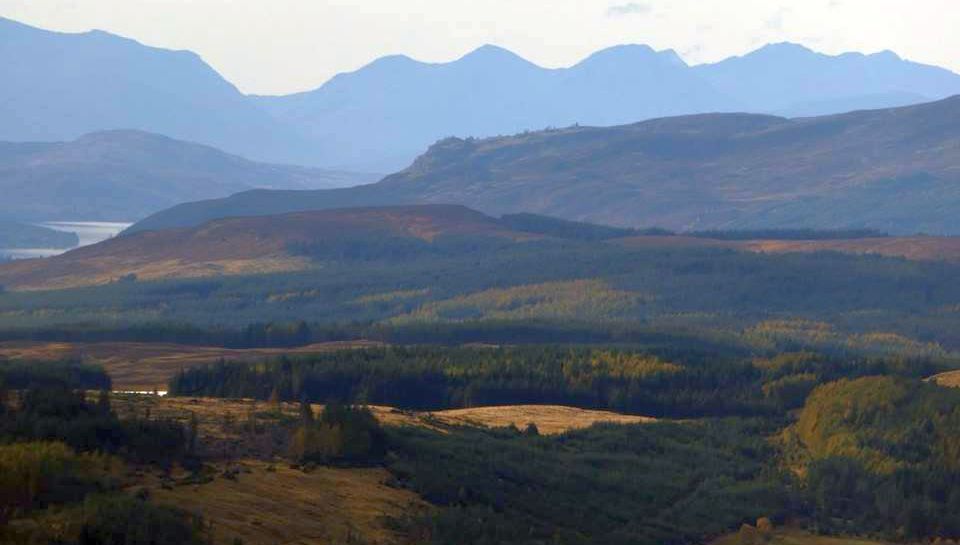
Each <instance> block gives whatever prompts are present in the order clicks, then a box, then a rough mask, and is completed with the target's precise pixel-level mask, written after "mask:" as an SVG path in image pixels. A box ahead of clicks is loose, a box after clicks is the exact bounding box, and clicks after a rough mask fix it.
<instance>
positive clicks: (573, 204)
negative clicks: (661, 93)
mask: <svg viewBox="0 0 960 545" xmlns="http://www.w3.org/2000/svg"><path fill="white" fill-rule="evenodd" d="M958 127H960V96H958V97H953V98H950V99H946V100H943V101H938V102H934V103H928V104H922V105H916V106H908V107H902V108H893V109H884V110H868V111H860V112H852V113H848V114H838V115H833V116H824V117H814V118H804V119H792V120H791V119H785V118H780V117H776V116H768V115H756V114H703V115H696V116H682V117H672V118H662V119H654V120H650V121H645V122H641V123H636V124H632V125H623V126H618V127H606V128H598V127H571V128H567V129H557V130H548V131H540V132H533V133H524V134H518V135H514V136H509V137H499V138H489V139H460V138H448V139H444V140H441V141H439V142H437V143H435V144H434V145H433V146H431V147H430V148H429V149H428V150H427V151H426V152H425V153H424V154H423V155H421V156H420V157H419V158H418V159H417V160H416V161H414V163H413V164H412V165H411V166H410V167H408V168H407V169H405V170H403V171H401V172H398V173H396V174H393V175H391V176H388V177H386V178H384V179H383V180H381V181H380V182H378V183H376V184H371V185H366V186H359V187H355V188H349V189H337V190H332V191H314V192H286V193H284V192H270V191H260V192H256V193H253V194H251V193H243V194H238V195H234V196H231V197H229V198H227V199H220V200H214V201H208V202H204V203H187V204H184V205H180V206H177V207H174V208H172V209H169V210H167V211H164V212H161V213H159V214H156V215H154V216H152V217H150V218H147V219H145V220H143V221H141V222H140V223H138V224H136V225H134V226H133V227H132V228H131V230H130V231H131V232H136V231H140V230H149V229H162V228H168V227H181V226H189V225H195V224H197V223H202V222H204V221H208V220H210V219H214V218H216V217H223V216H234V215H258V214H274V213H283V212H289V211H293V210H308V209H323V208H341V207H351V206H383V205H394V204H427V203H444V204H461V205H465V206H468V207H470V208H474V209H477V210H480V211H482V212H485V213H488V214H494V215H497V214H509V213H516V212H533V213H538V214H543V215H548V216H555V217H560V218H564V219H568V220H579V221H589V222H594V223H601V224H612V225H618V226H628V227H665V228H669V229H674V230H681V231H684V230H702V229H746V228H770V227H776V228H783V227H786V228H819V229H837V228H872V229H878V230H881V231H886V232H890V233H894V234H915V233H920V232H927V233H932V234H960V227H958V226H957V225H956V222H955V221H953V219H952V212H951V210H955V209H956V208H954V206H960V175H958V172H960V153H958V152H960V130H958ZM844 211H845V212H844Z"/></svg>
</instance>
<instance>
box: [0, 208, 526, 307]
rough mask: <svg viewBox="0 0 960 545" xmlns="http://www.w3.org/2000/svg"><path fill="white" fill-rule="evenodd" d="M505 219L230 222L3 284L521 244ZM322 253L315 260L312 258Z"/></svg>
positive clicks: (105, 279)
mask: <svg viewBox="0 0 960 545" xmlns="http://www.w3.org/2000/svg"><path fill="white" fill-rule="evenodd" d="M532 236H533V235H529V234H524V233H519V232H514V231H511V230H509V229H507V228H506V227H504V226H502V225H501V224H500V223H499V222H498V220H496V219H494V218H491V217H489V216H485V215H483V214H481V213H479V212H475V211H473V210H469V209H467V208H464V207H462V206H446V205H422V206H398V207H390V208H357V209H344V210H326V211H314V212H299V213H293V214H285V215H280V216H259V217H245V218H227V219H222V220H217V221H213V222H210V223H207V224H205V225H202V226H200V227H195V228H187V229H172V230H166V231H151V232H144V233H137V234H133V235H129V236H121V237H117V238H114V239H110V240H107V241H104V242H101V243H99V244H95V245H92V246H86V247H83V248H79V249H77V250H74V251H71V252H67V253H66V254H63V255H60V256H56V257H52V258H47V259H32V260H23V261H17V262H13V263H8V264H5V265H3V266H0V285H3V286H5V287H6V288H8V289H14V290H35V289H57V288H68V287H77V286H86V285H96V284H104V283H109V282H115V281H123V280H136V279H149V280H155V279H163V278H183V277H203V276H214V275H222V274H254V273H270V272H287V271H297V270H304V269H307V268H309V267H311V266H313V265H314V263H315V262H316V260H315V259H312V258H314V257H316V255H315V254H316V253H317V252H318V251H320V252H343V251H351V249H356V250H357V251H365V250H364V248H365V247H366V246H368V245H370V244H371V243H375V245H383V246H384V247H385V248H383V250H384V251H400V252H402V251H405V250H410V251H415V250H416V249H417V248H418V247H419V246H418V245H429V244H430V243H431V242H433V241H435V240H436V239H438V238H439V237H481V238H494V239H504V240H521V239H526V238H531V237H532ZM310 254H314V255H310Z"/></svg>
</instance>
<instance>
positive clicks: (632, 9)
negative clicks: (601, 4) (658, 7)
mask: <svg viewBox="0 0 960 545" xmlns="http://www.w3.org/2000/svg"><path fill="white" fill-rule="evenodd" d="M651 10H652V8H651V7H650V5H649V4H641V3H639V2H629V3H627V4H616V5H613V6H610V7H609V8H607V17H624V16H626V15H642V14H645V13H650V11H651Z"/></svg>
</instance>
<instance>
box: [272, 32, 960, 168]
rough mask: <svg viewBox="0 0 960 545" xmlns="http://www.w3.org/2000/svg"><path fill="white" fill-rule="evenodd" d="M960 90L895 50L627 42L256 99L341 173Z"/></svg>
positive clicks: (379, 72) (498, 54) (424, 66)
mask: <svg viewBox="0 0 960 545" xmlns="http://www.w3.org/2000/svg"><path fill="white" fill-rule="evenodd" d="M957 93H960V76H958V75H957V74H954V73H952V72H950V71H949V70H945V69H942V68H937V67H933V66H925V65H921V64H917V63H913V62H910V61H907V60H904V59H901V58H900V57H898V56H897V55H895V54H893V53H891V52H889V51H888V52H883V53H878V54H873V55H863V54H859V53H847V54H843V55H837V56H831V55H824V54H821V53H817V52H814V51H812V50H810V49H807V48H805V47H803V46H800V45H796V44H772V45H768V46H765V47H763V48H760V49H758V50H756V51H753V52H751V53H749V54H746V55H744V56H742V57H733V58H730V59H726V60H724V61H720V62H718V63H715V64H706V65H698V66H688V65H687V64H686V63H685V62H684V61H683V60H682V59H681V58H680V56H679V55H677V53H675V52H674V51H672V50H666V51H654V50H653V49H651V48H650V47H648V46H644V45H621V46H616V47H611V48H609V49H604V50H601V51H597V52H595V53H593V54H592V55H590V56H588V57H587V58H585V59H584V60H582V61H580V62H578V63H576V64H574V65H573V66H570V67H565V68H559V69H547V68H543V67H540V66H537V65H535V64H533V63H531V62H529V61H527V60H525V59H523V58H521V57H519V56H517V55H516V54H514V53H512V52H510V51H507V50H504V49H502V48H499V47H495V46H490V45H487V46H483V47H481V48H479V49H477V50H475V51H473V52H471V53H469V54H467V55H465V56H464V57H462V58H460V59H457V60H455V61H452V62H448V63H439V64H433V63H424V62H419V61H416V60H413V59H411V58H409V57H405V56H400V55H397V56H390V57H384V58H381V59H378V60H376V61H374V62H372V63H370V64H368V65H366V66H364V67H362V68H360V69H359V70H356V71H354V72H350V73H345V74H340V75H338V76H336V77H335V78H333V79H332V80H330V81H329V82H327V83H326V84H324V85H323V86H321V87H320V88H318V89H316V90H313V91H309V92H305V93H298V94H294V95H289V96H279V97H256V98H257V100H258V103H259V104H260V105H262V106H263V107H264V108H265V109H266V110H267V111H268V112H270V113H271V114H273V115H274V116H275V117H276V118H277V119H278V120H280V121H283V122H285V123H288V124H290V125H291V126H295V127H297V128H298V129H299V130H300V131H301V132H303V133H304V134H308V135H310V136H311V137H312V138H313V139H314V141H316V142H318V143H320V144H322V147H323V149H325V150H328V151H332V150H335V152H334V153H335V156H336V158H337V161H340V163H337V164H338V165H343V166H349V167H351V168H360V169H364V170H371V169H373V170H377V171H384V172H386V171H395V170H397V169H400V168H403V167H406V166H407V165H408V164H409V162H410V161H411V160H412V159H413V158H414V157H415V156H416V154H418V153H420V152H421V151H422V150H423V149H424V148H426V147H427V146H428V145H429V144H430V143H432V142H434V141H436V140H437V139H439V138H443V137H446V136H450V135H455V136H460V137H468V136H474V137H489V136H495V135H502V134H512V133H516V132H520V131H524V130H540V129H543V128H545V127H566V126H570V125H573V124H581V125H594V126H612V125H620V124H625V123H634V122H638V121H642V120H645V119H652V118H658V117H664V116H675V115H688V114H697V113H707V112H753V113H775V114H778V115H786V116H791V117H792V116H810V115H824V114H836V113H841V112H848V111H853V110H860V109H867V108H888V107H893V106H903V105H907V104H917V103H921V102H926V101H929V100H937V99H941V98H946V97H948V96H951V95H954V94H957Z"/></svg>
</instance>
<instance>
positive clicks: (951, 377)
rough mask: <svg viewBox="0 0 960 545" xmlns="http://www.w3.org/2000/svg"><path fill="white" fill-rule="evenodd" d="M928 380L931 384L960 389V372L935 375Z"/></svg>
mask: <svg viewBox="0 0 960 545" xmlns="http://www.w3.org/2000/svg"><path fill="white" fill-rule="evenodd" d="M927 380H929V381H931V382H935V383H937V384H939V385H940V386H947V387H949V388H960V370H958V371H947V372H946V373H940V374H939V375H933V376H932V377H930V378H929V379H927Z"/></svg>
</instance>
